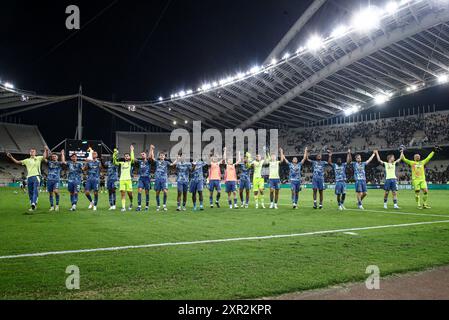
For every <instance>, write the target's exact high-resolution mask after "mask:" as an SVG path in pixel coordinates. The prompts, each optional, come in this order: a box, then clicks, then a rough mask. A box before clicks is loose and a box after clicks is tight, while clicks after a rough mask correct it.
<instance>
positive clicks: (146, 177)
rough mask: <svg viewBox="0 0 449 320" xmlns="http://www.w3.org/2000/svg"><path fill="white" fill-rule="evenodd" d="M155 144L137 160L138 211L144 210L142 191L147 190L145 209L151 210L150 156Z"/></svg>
mask: <svg viewBox="0 0 449 320" xmlns="http://www.w3.org/2000/svg"><path fill="white" fill-rule="evenodd" d="M152 149H154V146H153V145H151V146H150V152H149V153H148V154H147V153H146V152H142V153H141V154H140V159H139V160H137V161H136V164H137V166H138V173H139V182H138V186H137V188H138V189H137V192H138V193H137V209H136V211H137V212H140V211H142V193H143V191H145V211H148V210H150V190H151V179H150V175H151V162H150V160H149V158H150V157H151V150H152Z"/></svg>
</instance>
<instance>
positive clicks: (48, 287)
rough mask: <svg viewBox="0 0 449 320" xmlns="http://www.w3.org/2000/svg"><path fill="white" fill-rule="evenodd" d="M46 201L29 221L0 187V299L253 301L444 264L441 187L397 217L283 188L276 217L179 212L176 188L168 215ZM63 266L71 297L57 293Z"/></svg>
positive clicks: (410, 202) (447, 218)
mask: <svg viewBox="0 0 449 320" xmlns="http://www.w3.org/2000/svg"><path fill="white" fill-rule="evenodd" d="M47 197H48V195H47V194H45V193H43V194H41V197H40V207H39V209H38V210H37V211H36V212H35V213H34V214H33V215H29V214H28V212H27V209H28V201H27V197H26V195H25V194H23V193H22V192H17V190H15V189H0V199H1V200H0V299H246V298H248V299H250V298H259V297H267V296H275V295H278V294H283V293H288V292H296V291H303V290H308V289H315V288H322V287H328V286H331V285H335V284H339V283H346V282H354V281H364V280H365V279H366V278H367V277H368V275H367V274H366V269H367V267H368V266H370V265H376V266H378V267H379V269H380V272H381V276H386V275H390V274H395V273H403V272H407V271H416V270H423V269H427V268H432V267H436V266H441V265H447V264H449V250H448V243H449V204H448V200H447V199H448V197H449V193H448V192H447V191H446V192H445V191H432V192H431V193H430V199H429V200H430V203H431V205H432V209H430V210H418V209H417V208H416V204H415V200H414V196H413V193H412V192H411V191H403V192H401V193H400V206H401V210H399V211H394V210H392V209H390V210H384V209H383V194H382V192H381V191H371V192H370V193H369V195H368V198H367V199H366V201H365V204H364V205H365V209H366V210H365V211H363V212H361V211H358V210H355V209H356V203H355V196H354V194H353V193H352V192H351V193H350V194H348V199H347V203H346V206H347V208H348V210H347V211H345V212H339V211H338V210H336V203H335V198H334V196H333V193H332V192H331V191H327V192H326V194H325V197H326V201H325V207H324V209H323V210H313V209H312V201H311V197H312V195H311V192H310V191H304V192H302V193H301V206H300V209H299V210H292V208H291V205H290V200H289V199H290V195H289V190H282V198H281V202H280V208H279V210H269V209H266V210H262V209H260V210H256V209H254V205H253V204H251V208H250V209H238V210H232V211H231V210H229V209H228V208H227V206H226V199H223V198H222V202H221V204H222V208H221V209H209V208H206V210H205V211H203V212H192V211H191V210H190V209H189V211H187V212H182V213H178V212H176V211H175V197H176V195H175V192H174V190H170V195H169V200H170V203H169V211H168V213H156V211H155V209H154V206H153V207H152V208H151V211H150V212H149V213H136V212H127V213H125V214H124V213H121V212H119V211H116V212H112V213H111V212H108V211H107V210H106V209H107V207H108V206H107V195H106V194H100V205H99V208H100V209H99V211H97V212H95V213H94V212H92V211H88V210H87V206H88V203H87V200H86V199H85V197H84V196H80V203H79V210H78V211H77V212H76V213H70V212H69V211H68V208H69V203H68V202H69V196H68V194H66V193H64V194H63V195H62V203H61V212H59V213H50V212H48V198H47ZM266 198H267V196H266ZM151 201H152V205H154V193H152V194H151ZM207 202H208V201H207ZM266 202H268V201H267V200H266ZM390 207H392V204H391V203H390ZM134 246H137V247H134ZM41 253H43V255H39V254H41ZM68 266H77V267H78V268H79V271H80V290H72V291H70V290H68V289H67V288H66V279H67V277H68V276H69V275H68V274H66V268H67V267H68Z"/></svg>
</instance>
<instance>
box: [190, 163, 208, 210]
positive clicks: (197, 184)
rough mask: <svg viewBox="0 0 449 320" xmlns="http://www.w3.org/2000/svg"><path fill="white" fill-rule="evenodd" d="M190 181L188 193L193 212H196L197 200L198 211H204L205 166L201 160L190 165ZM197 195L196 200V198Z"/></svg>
mask: <svg viewBox="0 0 449 320" xmlns="http://www.w3.org/2000/svg"><path fill="white" fill-rule="evenodd" d="M192 165H193V167H192V170H193V172H192V179H191V181H190V193H191V194H192V202H193V211H197V208H198V207H197V199H198V200H199V202H200V211H203V210H204V194H203V190H204V167H206V166H207V163H205V162H204V161H202V160H198V161H196V162H193V163H192ZM197 194H198V198H197Z"/></svg>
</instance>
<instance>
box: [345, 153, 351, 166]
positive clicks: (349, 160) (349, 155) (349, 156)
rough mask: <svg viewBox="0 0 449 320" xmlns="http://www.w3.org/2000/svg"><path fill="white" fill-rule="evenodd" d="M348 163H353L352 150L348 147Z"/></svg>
mask: <svg viewBox="0 0 449 320" xmlns="http://www.w3.org/2000/svg"><path fill="white" fill-rule="evenodd" d="M346 163H347V164H348V165H349V164H351V163H352V150H351V149H348V155H347V156H346Z"/></svg>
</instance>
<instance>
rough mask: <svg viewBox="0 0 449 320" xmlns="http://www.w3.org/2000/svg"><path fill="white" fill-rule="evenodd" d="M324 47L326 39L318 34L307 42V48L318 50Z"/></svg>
mask: <svg viewBox="0 0 449 320" xmlns="http://www.w3.org/2000/svg"><path fill="white" fill-rule="evenodd" d="M323 47H324V40H323V38H321V37H320V36H318V35H314V36H312V37H311V38H310V39H309V41H308V42H307V49H309V50H311V51H317V50H319V49H321V48H323Z"/></svg>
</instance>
